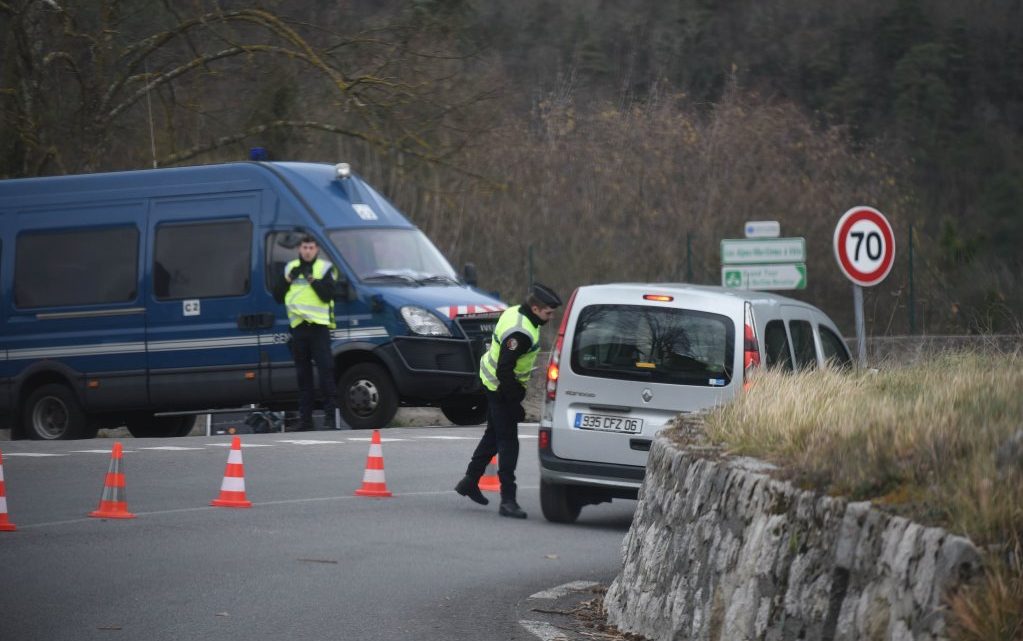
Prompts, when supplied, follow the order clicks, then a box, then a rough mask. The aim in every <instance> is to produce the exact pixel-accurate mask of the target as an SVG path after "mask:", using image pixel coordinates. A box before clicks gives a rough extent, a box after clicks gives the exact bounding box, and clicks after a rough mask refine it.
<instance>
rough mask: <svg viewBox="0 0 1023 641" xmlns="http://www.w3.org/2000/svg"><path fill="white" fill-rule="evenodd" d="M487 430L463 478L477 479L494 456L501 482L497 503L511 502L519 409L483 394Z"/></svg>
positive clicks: (515, 405)
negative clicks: (485, 396)
mask: <svg viewBox="0 0 1023 641" xmlns="http://www.w3.org/2000/svg"><path fill="white" fill-rule="evenodd" d="M487 413H488V416H487V429H486V430H484V432H483V436H482V437H481V438H480V442H479V444H478V445H477V446H476V451H475V452H473V453H472V458H471V459H469V467H468V468H466V470H465V474H466V476H468V477H469V478H473V479H479V478H480V477H481V476H483V473H484V472H485V471H486V469H487V463H489V462H490V459H492V458H493V457H494V454H497V478H498V479H499V480H500V481H501V502H502V503H503V502H505V501H514V500H515V490H516V486H515V466H516V465H518V462H519V416H520V413H521V406H520V405H519V404H518V403H508V402H507V401H504V400H502V399H501V395H500V394H498V393H497V392H491V391H489V390H488V391H487Z"/></svg>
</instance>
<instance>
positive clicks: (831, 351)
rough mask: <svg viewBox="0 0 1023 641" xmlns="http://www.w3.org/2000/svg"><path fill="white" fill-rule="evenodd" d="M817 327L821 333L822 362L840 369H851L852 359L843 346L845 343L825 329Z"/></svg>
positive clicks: (821, 326)
mask: <svg viewBox="0 0 1023 641" xmlns="http://www.w3.org/2000/svg"><path fill="white" fill-rule="evenodd" d="M819 327H820V331H821V351H822V352H824V361H825V362H826V363H828V364H830V365H833V366H836V367H840V368H842V369H850V368H852V357H851V356H850V355H849V350H848V348H846V346H845V341H844V340H842V339H841V337H839V336H837V335H836V334H835V332H833V331H831V330H830V329H828V328H827V327H825V326H823V325H820V326H819Z"/></svg>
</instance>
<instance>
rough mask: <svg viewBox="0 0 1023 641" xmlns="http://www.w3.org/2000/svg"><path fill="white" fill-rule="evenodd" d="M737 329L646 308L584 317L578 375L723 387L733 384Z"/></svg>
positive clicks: (596, 308) (599, 308) (578, 335)
mask: <svg viewBox="0 0 1023 641" xmlns="http://www.w3.org/2000/svg"><path fill="white" fill-rule="evenodd" d="M734 345H735V326H734V324H733V323H732V321H731V320H730V319H729V318H728V317H727V316H722V315H720V314H712V313H707V312H698V311H693V310H688V309H671V308H663V307H647V306H644V305H590V306H588V307H585V308H583V309H582V310H581V311H580V312H579V319H578V321H577V322H576V325H575V334H574V337H573V340H572V371H574V372H576V373H578V374H582V375H586V376H599V377H601V378H616V379H622V380H638V381H648V382H653V383H674V384H681V385H703V386H708V387H720V386H724V385H728V383H729V382H730V381H731V380H732V363H733V350H734Z"/></svg>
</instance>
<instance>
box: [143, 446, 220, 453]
mask: <svg viewBox="0 0 1023 641" xmlns="http://www.w3.org/2000/svg"><path fill="white" fill-rule="evenodd" d="M139 449H140V450H163V451H165V452H187V451H188V450H205V449H206V448H205V447H178V446H177V445H161V446H160V447H140V448H139Z"/></svg>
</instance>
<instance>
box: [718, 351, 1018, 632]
mask: <svg viewBox="0 0 1023 641" xmlns="http://www.w3.org/2000/svg"><path fill="white" fill-rule="evenodd" d="M1021 392H1023V356H1020V355H1019V354H1014V355H1005V354H1003V355H990V354H985V355H981V354H975V353H965V354H945V355H941V356H939V357H936V358H935V359H934V360H932V361H931V362H929V363H923V364H917V365H912V366H906V367H891V368H884V369H881V370H879V371H862V372H855V373H842V372H838V371H823V372H811V373H807V374H800V375H788V376H786V375H780V374H777V373H772V372H764V373H761V374H760V375H758V377H757V379H756V381H755V382H754V384H753V386H752V387H751V389H750V391H749V392H748V393H746V394H744V395H742V397H741V398H739V399H738V400H737V401H736V402H734V403H732V404H729V405H727V406H725V407H722V408H720V409H718V410H716V411H714V412H712V413H710V414H709V415H708V416H707V417H706V428H707V434H708V437H709V438H710V439H711V440H712V441H714V442H717V443H721V444H723V446H724V447H725V448H726V449H727V450H728V451H731V452H734V453H741V454H746V455H750V456H756V457H759V458H762V459H766V460H769V461H772V462H774V463H777V464H779V465H780V466H782V467H783V468H784V469H786V470H788V471H789V473H790V474H791V475H792V478H793V480H794V481H795V482H796V483H798V484H800V485H802V486H804V487H808V488H813V489H817V490H820V491H824V492H828V493H830V494H836V495H844V496H848V497H850V498H853V499H856V500H871V501H873V502H874V503H876V504H878V505H880V506H883V507H884V508H885V509H888V510H891V511H895V512H898V513H901V514H904V515H906V516H908V517H910V518H913V519H915V520H917V521H920V522H923V523H928V524H932V525H939V526H942V527H945V528H947V529H949V530H951V531H954V532H957V533H960V534H963V535H966V536H968V537H970V538H971V539H972V540H973V541H974V542H976V543H977V544H979V545H981V546H984V547H987V548H989V549H998V550H1005V549H1011V548H1012V546H1014V545H1017V542H1018V541H1020V537H1021V534H1023V393H1021ZM1013 559H1015V560H1013ZM990 561H991V562H990V563H989V564H988V565H989V568H990V569H989V572H988V575H987V580H986V581H983V582H982V583H981V584H979V585H977V586H974V587H971V588H970V589H969V590H966V591H964V592H963V593H961V594H960V595H958V596H957V597H955V598H956V599H957V600H956V601H954V603H953V611H954V613H955V616H956V618H957V621H958V623H957V625H958V626H959V627H958V628H957V630H958V633H959V634H960V636H959V637H958V638H961V639H985V641H996V640H1003V641H1017V640H1019V639H1023V636H1020V635H1021V623H1020V622H1021V621H1023V564H1021V563H1020V562H1019V555H1018V548H1017V553H1016V554H1015V555H1014V556H1013V555H1009V557H1007V556H1006V555H1005V554H999V555H992V557H991V559H990ZM971 626H972V627H973V629H975V630H976V633H971V632H969V630H970V629H971Z"/></svg>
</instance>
